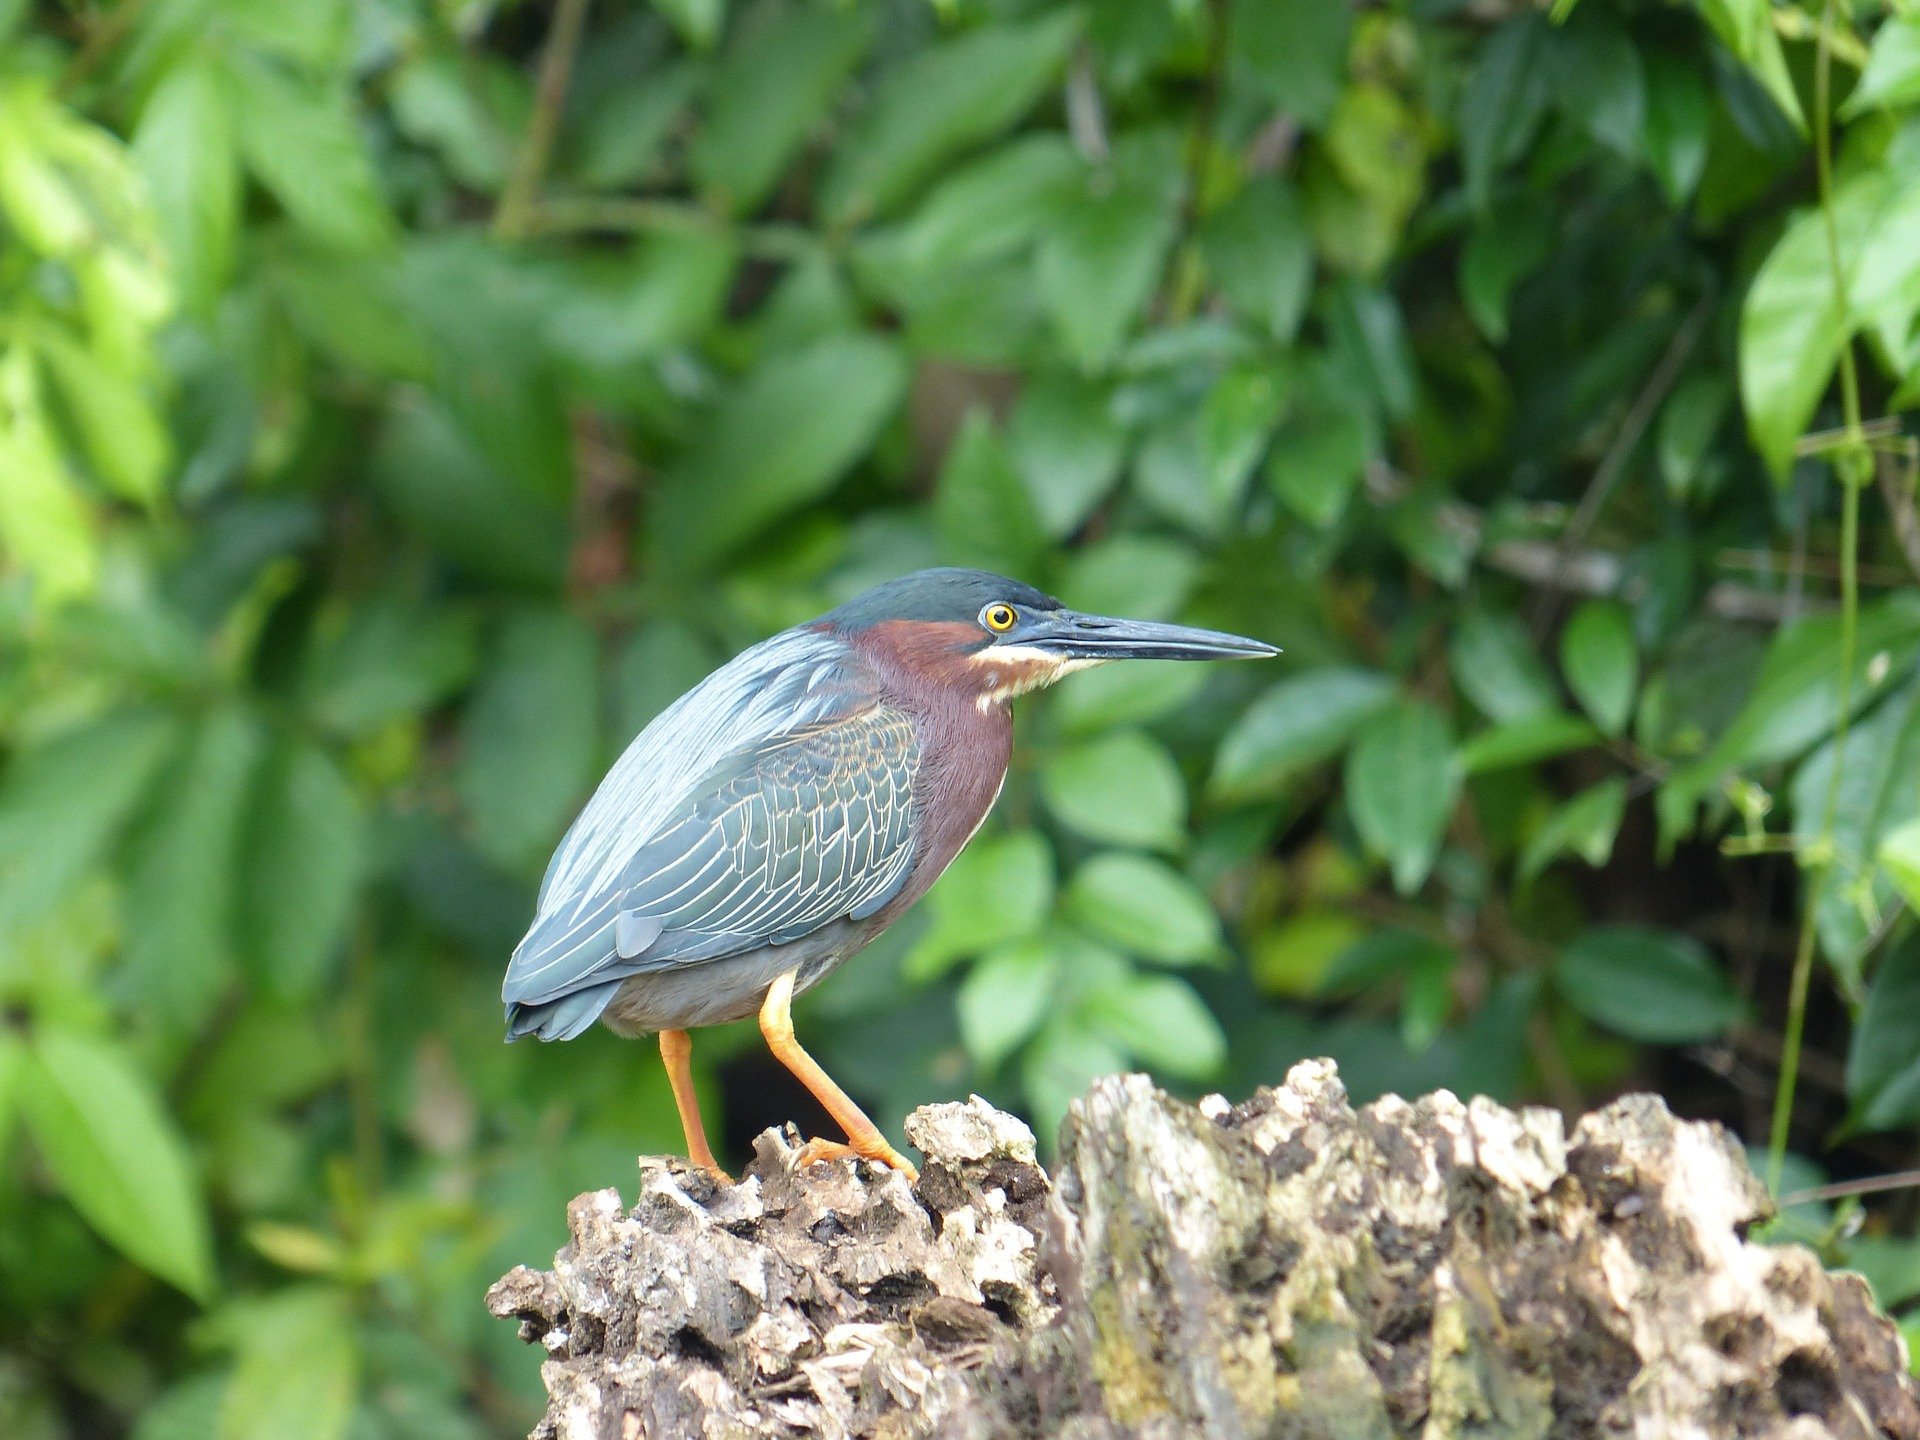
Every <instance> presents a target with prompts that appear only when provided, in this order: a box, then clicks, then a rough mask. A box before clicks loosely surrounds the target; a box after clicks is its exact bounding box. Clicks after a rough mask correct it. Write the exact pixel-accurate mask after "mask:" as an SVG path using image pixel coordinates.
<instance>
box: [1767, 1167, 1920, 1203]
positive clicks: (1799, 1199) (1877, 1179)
mask: <svg viewBox="0 0 1920 1440" xmlns="http://www.w3.org/2000/svg"><path fill="white" fill-rule="evenodd" d="M1914 1189H1920V1170H1901V1171H1898V1172H1897V1173H1895V1174H1892V1175H1870V1176H1868V1177H1867V1178H1866V1179H1864V1180H1839V1181H1836V1182H1834V1183H1833V1184H1831V1185H1816V1186H1814V1187H1813V1188H1812V1189H1811V1190H1795V1191H1792V1192H1791V1193H1789V1194H1786V1195H1782V1196H1781V1197H1780V1198H1779V1199H1778V1200H1776V1201H1774V1204H1775V1205H1777V1206H1779V1208H1780V1209H1782V1210H1791V1209H1792V1208H1793V1207H1794V1206H1795V1205H1817V1204H1819V1203H1821V1202H1822V1201H1825V1200H1845V1199H1847V1198H1848V1197H1849V1196H1853V1195H1881V1194H1885V1193H1886V1192H1887V1191H1889V1190H1914Z"/></svg>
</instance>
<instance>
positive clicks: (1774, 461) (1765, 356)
mask: <svg viewBox="0 0 1920 1440" xmlns="http://www.w3.org/2000/svg"><path fill="white" fill-rule="evenodd" d="M1847 334H1848V326H1847V317H1846V312H1845V310H1844V308H1843V306H1842V304H1841V302H1840V298H1839V297H1838V296H1837V295H1836V294H1835V293H1834V286H1833V268H1832V264H1831V261H1830V259H1829V255H1828V250H1827V230H1826V220H1825V218H1824V217H1823V216H1822V214H1821V212H1820V211H1818V210H1802V211H1800V212H1799V213H1798V214H1796V215H1795V216H1794V217H1793V219H1792V221H1791V222H1789V224H1788V226H1787V229H1786V233H1785V234H1783V235H1782V236H1781V237H1780V239H1779V240H1778V241H1777V242H1776V243H1775V245H1774V247H1773V249H1772V251H1770V252H1769V253H1768V255H1767V258H1766V261H1765V263H1764V264H1762V265H1761V267H1760V273H1759V274H1757V275H1756V276H1754V280H1753V285H1752V286H1751V288H1749V289H1748V291H1747V298H1746V303H1745V304H1744V305H1743V306H1742V307H1741V311H1740V398H1741V400H1742V402H1743V403H1744V404H1745V405H1746V409H1747V428H1748V429H1749V430H1750V431H1751V432H1752V435H1753V443H1754V447H1755V448H1756V449H1757V450H1759V452H1760V456H1761V458H1762V459H1763V460H1765V461H1766V462H1767V466H1768V468H1769V469H1771V470H1772V471H1773V474H1774V478H1775V479H1777V480H1782V481H1784V480H1785V478H1786V475H1787V471H1788V470H1789V469H1790V468H1791V467H1792V464H1793V449H1794V445H1795V443H1796V442H1797V441H1798V440H1799V439H1800V435H1801V432H1802V431H1804V430H1805V429H1806V428H1807V422H1808V421H1809V420H1810V419H1811V418H1812V417H1813V411H1814V407H1815V406H1816V405H1818V404H1819V403H1820V397H1821V396H1822V395H1824V394H1825V393H1826V390H1827V382H1828V381H1829V380H1831V379H1832V378H1833V367H1834V365H1835V364H1836V363H1837V361H1838V360H1839V357H1840V347H1841V345H1842V344H1844V343H1845V341H1846V338H1847Z"/></svg>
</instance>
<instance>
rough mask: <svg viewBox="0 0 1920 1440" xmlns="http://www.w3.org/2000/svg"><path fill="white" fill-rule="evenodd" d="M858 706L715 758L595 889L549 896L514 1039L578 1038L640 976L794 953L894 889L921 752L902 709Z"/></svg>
mask: <svg viewBox="0 0 1920 1440" xmlns="http://www.w3.org/2000/svg"><path fill="white" fill-rule="evenodd" d="M846 698H848V699H852V698H853V696H851V695H848V696H847V697H846ZM863 698H864V703H862V704H861V706H860V708H858V709H855V710H852V711H851V712H850V713H846V714H842V715H840V716H838V717H836V718H832V719H826V720H820V721H816V722H814V723H812V724H808V725H805V726H803V727H802V728H799V729H796V730H793V731H791V732H788V733H784V734H779V735H774V736H771V737H768V738H766V739H763V740H761V741H760V742H758V743H756V744H753V745H751V746H750V747H748V748H745V749H743V750H741V751H739V752H737V753H735V754H732V755H729V756H726V757H725V758H723V759H721V760H720V761H719V762H718V763H716V764H714V765H712V766H711V767H710V768H709V770H708V771H707V772H706V774H705V775H703V776H702V777H701V778H700V780H699V781H698V783H697V784H695V785H694V786H693V787H691V789H689V790H688V791H687V793H686V794H685V795H684V796H683V797H682V798H681V799H680V800H679V803H678V804H677V805H676V806H675V807H674V808H673V809H672V810H671V811H670V812H668V813H667V814H665V815H664V816H662V817H660V820H659V822H658V824H657V826H656V827H655V828H654V829H653V831H652V833H651V834H650V835H648V836H646V837H645V838H644V839H643V840H641V841H640V842H639V843H638V844H637V845H636V846H635V847H634V848H633V849H632V850H631V851H630V853H629V854H628V856H627V857H626V858H625V860H624V863H622V864H621V865H620V866H619V868H618V871H617V873H615V874H614V875H612V876H611V877H609V883H606V884H604V885H603V886H600V887H598V888H597V890H596V891H595V893H592V894H590V895H588V896H586V897H584V898H583V899H581V900H579V901H569V899H568V897H564V896H561V897H554V896H550V895H543V907H542V914H541V916H540V917H539V918H538V919H536V921H535V923H534V927H533V929H532V930H531V931H530V932H529V933H528V935H527V937H526V939H524V940H523V941H521V943H520V946H519V947H518V949H516V950H515V952H514V957H513V962H512V964H511V965H510V966H509V967H508V970H507V979H506V985H505V987H504V988H503V992H502V995H503V998H504V1000H505V1001H506V1004H507V1020H508V1033H509V1036H510V1037H512V1036H517V1035H525V1034H535V1035H539V1036H540V1037H541V1038H543V1039H567V1038H571V1037H572V1036H573V1035H577V1034H579V1033H580V1032H581V1031H583V1030H585V1029H586V1028H587V1027H588V1026H589V1025H591V1024H592V1023H593V1021H594V1020H595V1019H596V1018H597V1017H598V1015H599V1013H600V1011H601V1010H603V1009H604V1008H605V1007H606V1004H607V1002H608V1001H610V1000H611V999H612V998H613V993H614V991H615V990H617V989H618V987H619V984H620V982H621V981H623V980H625V979H627V978H628V977H630V976H634V975H639V974H644V973H647V972H650V971H657V970H662V969H666V968H669V967H673V966H679V965H693V964H699V963H702V962H704V961H710V960H716V959H720V958H722V957H725V956H728V955H736V954H741V953H743V952H746V951H751V950H757V949H759V948H761V947H763V946H766V945H776V944H784V943H786V942H788V941H791V940H796V939H799V938H800V937H802V936H804V935H807V934H810V933H811V932H813V931H814V930H816V929H818V928H819V927H821V926H823V925H826V924H830V923H832V922H834V921H837V920H843V919H849V918H851V919H861V918H864V917H866V916H868V915H871V914H873V913H874V912H875V911H876V910H878V909H880V908H881V907H882V906H883V905H885V904H886V902H887V901H888V900H889V899H891V898H892V897H893V896H894V895H895V894H896V893H898V891H899V889H900V887H901V886H902V885H903V884H904V883H905V881H906V878H907V875H908V872H909V871H910V870H911V868H912V863H913V828H912V819H913V813H912V812H913V782H914V778H915V775H916V772H917V770H918V767H919V763H920V747H919V742H918V739H917V736H916V733H915V730H914V726H913V722H912V720H911V719H910V718H909V717H908V716H907V715H906V714H904V713H903V712H902V711H900V710H897V709H895V708H893V707H892V706H890V705H887V704H885V703H882V702H880V701H878V700H876V699H874V698H872V697H871V696H867V697H863ZM563 849H564V847H563ZM556 863H558V862H556ZM551 884H552V880H551V872H550V878H549V885H550V886H551ZM547 902H551V903H547Z"/></svg>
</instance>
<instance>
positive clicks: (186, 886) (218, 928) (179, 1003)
mask: <svg viewBox="0 0 1920 1440" xmlns="http://www.w3.org/2000/svg"><path fill="white" fill-rule="evenodd" d="M261 748H262V735H261V730H260V722H259V721H258V720H257V719H256V718H255V717H254V716H253V715H251V714H249V713H248V712H246V711H244V710H241V709H239V708H238V707H237V706H234V705H232V704H227V705H223V706H221V707H220V708H218V709H215V710H213V711H212V712H210V713H209V714H208V715H207V717H206V718H205V719H204V720H202V721H201V722H200V724H199V726H198V728H197V730H196V731H195V733H194V737H193V740H192V742H191V744H190V745H189V746H188V749H187V753H186V755H185V756H184V757H183V759H182V760H181V763H180V765H179V767H178V769H177V771H176V772H175V773H174V774H173V775H172V776H170V777H169V778H168V779H167V780H166V782H165V783H163V784H162V785H161V786H160V788H159V792H158V794H157V796H156V797H155V801H154V804H153V805H152V806H151V807H150V809H149V811H148V813H147V815H146V816H145V817H144V819H143V820H142V821H141V823H140V824H139V825H138V826H137V827H136V829H135V832H134V834H133V836H132V839H131V841H130V844H129V847H128V873H127V893H126V913H127V915H128V916H129V917H130V918H131V919H132V922H133V923H131V924H129V925H128V926H127V928H126V968H127V977H128V980H129V981H130V983H131V984H132V986H133V988H134V991H135V994H136V996H137V998H138V1002H139V1004H140V1005H141V1007H142V1008H143V1009H144V1010H145V1011H146V1013H148V1014H149V1015H151V1016H153V1017H154V1018H157V1019H159V1020H161V1021H163V1022H167V1023H170V1024H172V1025H174V1026H177V1027H178V1028H179V1029H180V1030H182V1031H186V1030H190V1029H192V1028H193V1027H195V1026H197V1025H198V1024H199V1023H200V1022H201V1021H203V1020H204V1019H205V1018H206V1017H207V1015H208V1013H209V1012H210V1011H211V1010H212V1008H213V1006H214V1004H215V1003H216V1002H217V1001H218V999H219V996H220V992H221V990H222V989H223V988H224V987H225V985H226V984H227V982H228V981H229V979H230V978H231V977H232V975H233V973H234V969H235V961H236V956H235V920H236V911H235V906H236V901H237V898H238V892H237V883H238V870H239V866H240V847H241V840H242V837H243V834H244V831H245V825H246V816H247V810H248V802H249V797H250V795H251V793H252V785H253V781H254V775H255V772H256V770H257V768H258V762H259V758H260V752H261Z"/></svg>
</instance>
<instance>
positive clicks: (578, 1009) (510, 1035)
mask: <svg viewBox="0 0 1920 1440" xmlns="http://www.w3.org/2000/svg"><path fill="white" fill-rule="evenodd" d="M619 988H620V981H618V980H610V981H608V982H607V983H606V984H604V985H590V986H588V987H587V988H586V989H584V990H576V991H574V992H573V993H572V994H570V995H562V996H559V997H558V998H557V999H553V1000H547V1001H543V1002H541V1003H539V1004H532V1005H523V1004H520V1003H518V1002H515V1001H509V1002H508V1003H507V1039H508V1040H509V1041H514V1040H518V1039H520V1038H521V1037H522V1036H524V1035H533V1036H537V1037H538V1038H539V1039H542V1040H571V1039H573V1037H574V1036H576V1035H580V1034H584V1033H585V1032H586V1031H587V1030H588V1029H589V1028H590V1027H591V1026H592V1024H593V1022H594V1021H596V1020H598V1019H599V1018H600V1012H601V1011H603V1010H605V1009H606V1008H607V1006H608V1005H609V1004H611V1003H612V1001H613V992H614V991H616V990H618V989H619Z"/></svg>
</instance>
